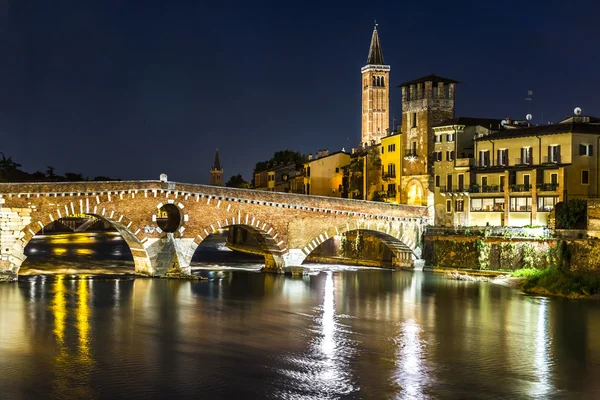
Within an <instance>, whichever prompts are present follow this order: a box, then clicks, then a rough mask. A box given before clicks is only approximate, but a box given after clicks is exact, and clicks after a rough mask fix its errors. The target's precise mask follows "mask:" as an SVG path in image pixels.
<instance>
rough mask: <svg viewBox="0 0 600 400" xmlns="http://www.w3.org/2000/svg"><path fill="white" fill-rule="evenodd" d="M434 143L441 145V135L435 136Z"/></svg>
mask: <svg viewBox="0 0 600 400" xmlns="http://www.w3.org/2000/svg"><path fill="white" fill-rule="evenodd" d="M435 143H442V135H435Z"/></svg>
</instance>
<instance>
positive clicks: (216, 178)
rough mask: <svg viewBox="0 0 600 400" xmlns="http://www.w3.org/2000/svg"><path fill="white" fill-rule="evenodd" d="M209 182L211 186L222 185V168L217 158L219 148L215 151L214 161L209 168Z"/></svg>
mask: <svg viewBox="0 0 600 400" xmlns="http://www.w3.org/2000/svg"><path fill="white" fill-rule="evenodd" d="M210 184H211V185H213V186H223V169H222V168H221V161H220V160H219V149H217V152H216V153H215V163H214V164H213V167H212V168H211V169H210Z"/></svg>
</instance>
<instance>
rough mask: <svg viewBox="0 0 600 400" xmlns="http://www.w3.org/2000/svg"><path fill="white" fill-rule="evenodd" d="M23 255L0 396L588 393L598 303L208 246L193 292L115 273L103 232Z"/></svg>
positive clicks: (8, 312) (112, 245)
mask: <svg viewBox="0 0 600 400" xmlns="http://www.w3.org/2000/svg"><path fill="white" fill-rule="evenodd" d="M56 249H58V250H56ZM26 250H27V254H28V255H29V258H28V260H27V261H26V263H25V264H24V266H23V272H24V274H30V275H23V276H21V277H20V279H19V282H18V283H16V284H3V285H0V398H6V399H32V398H54V399H62V398H70V399H72V398H82V399H92V398H158V397H161V398H210V399H212V398H214V399H246V398H248V399H362V398H369V399H371V398H372V399H392V398H398V399H427V398H433V399H438V398H439V399H530V398H531V399H552V398H557V399H571V398H583V399H586V398H588V399H597V398H600V379H598V378H599V377H600V304H598V303H597V302H592V301H581V300H566V299H556V298H542V297H531V296H525V295H523V294H520V293H519V292H518V291H516V290H514V289H510V288H504V287H499V286H495V285H492V284H489V283H482V282H464V281H453V280H447V279H444V278H443V277H441V276H439V275H434V274H431V273H426V272H425V273H424V272H406V271H400V272H393V271H388V270H378V269H362V268H348V267H341V266H326V265H310V267H311V270H312V273H311V275H309V276H307V277H305V278H303V279H299V278H291V277H287V276H278V275H271V274H261V273H259V272H258V268H259V266H260V262H259V261H260V260H256V259H251V258H247V257H246V256H243V257H241V258H240V257H239V256H236V255H235V253H233V252H230V251H227V249H225V248H224V247H223V246H222V245H221V244H219V243H217V242H215V243H213V244H212V245H210V244H209V245H208V246H205V247H201V249H199V251H198V252H197V253H196V256H195V257H194V263H193V266H194V270H195V271H196V273H199V274H202V275H204V276H207V277H209V278H210V280H208V281H198V282H196V281H194V282H192V281H178V280H164V279H143V278H134V277H132V276H131V275H126V274H125V275H123V273H127V272H129V273H131V272H133V270H132V262H131V261H130V258H129V257H130V254H129V252H128V249H127V246H126V244H125V243H124V242H123V241H122V240H121V239H120V237H119V236H118V235H114V234H110V233H102V234H78V235H58V236H55V237H50V236H46V237H40V238H35V239H34V240H33V241H32V243H31V244H30V246H29V247H28V248H27V249H26ZM56 271H58V272H60V273H56V274H53V275H48V274H47V273H48V272H56ZM74 273H77V274H76V275H74Z"/></svg>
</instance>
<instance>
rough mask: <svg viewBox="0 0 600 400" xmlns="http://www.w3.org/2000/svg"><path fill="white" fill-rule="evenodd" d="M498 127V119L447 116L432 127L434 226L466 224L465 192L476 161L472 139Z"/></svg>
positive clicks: (467, 222) (469, 183)
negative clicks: (446, 118)
mask: <svg viewBox="0 0 600 400" xmlns="http://www.w3.org/2000/svg"><path fill="white" fill-rule="evenodd" d="M499 127H500V120H499V119H488V118H466V117H459V118H453V119H449V120H446V121H442V122H440V123H439V124H436V125H434V126H433V133H434V140H433V142H434V145H433V182H434V203H435V217H434V223H435V225H436V226H459V225H468V224H469V221H468V219H467V216H468V214H467V213H466V212H464V202H465V198H464V193H468V188H469V187H470V185H471V180H470V169H471V166H472V165H474V162H475V161H474V160H475V158H474V151H475V150H474V145H473V138H474V137H475V136H476V135H483V134H487V133H490V131H491V130H492V129H494V130H497V129H499ZM467 203H468V201H467ZM449 210H450V211H449ZM453 210H458V212H452V211H453ZM460 210H463V211H460Z"/></svg>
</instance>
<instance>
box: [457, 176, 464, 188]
mask: <svg viewBox="0 0 600 400" xmlns="http://www.w3.org/2000/svg"><path fill="white" fill-rule="evenodd" d="M458 190H460V191H463V190H465V175H464V174H459V175H458Z"/></svg>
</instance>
